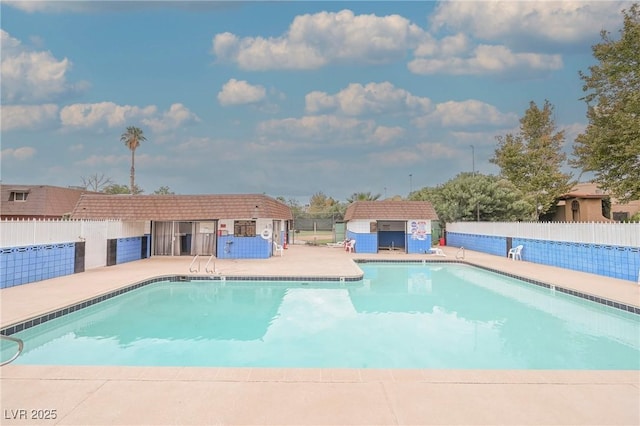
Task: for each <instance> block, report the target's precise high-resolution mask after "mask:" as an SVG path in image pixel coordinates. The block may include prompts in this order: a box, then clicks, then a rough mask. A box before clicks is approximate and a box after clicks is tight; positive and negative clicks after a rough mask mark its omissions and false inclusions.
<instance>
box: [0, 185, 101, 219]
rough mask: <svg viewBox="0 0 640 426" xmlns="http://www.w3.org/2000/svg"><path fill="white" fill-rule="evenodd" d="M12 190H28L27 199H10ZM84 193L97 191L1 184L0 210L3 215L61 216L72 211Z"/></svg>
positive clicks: (30, 216)
mask: <svg viewBox="0 0 640 426" xmlns="http://www.w3.org/2000/svg"><path fill="white" fill-rule="evenodd" d="M12 192H26V193H27V199H26V200H25V201H9V200H10V197H11V193H12ZM82 194H97V193H95V192H91V191H87V190H84V189H76V188H63V187H60V186H50V185H11V184H1V185H0V211H1V213H2V216H3V217H18V216H24V217H29V218H37V217H46V218H61V217H62V216H64V215H65V214H69V213H71V211H72V210H73V208H74V207H75V205H76V203H77V202H78V200H79V199H80V196H81V195H82Z"/></svg>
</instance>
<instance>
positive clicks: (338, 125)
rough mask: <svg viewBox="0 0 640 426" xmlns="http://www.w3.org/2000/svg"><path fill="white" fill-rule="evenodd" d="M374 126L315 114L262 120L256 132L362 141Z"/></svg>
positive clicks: (331, 139) (339, 140)
mask: <svg viewBox="0 0 640 426" xmlns="http://www.w3.org/2000/svg"><path fill="white" fill-rule="evenodd" d="M375 127H376V126H375V124H374V123H373V122H372V121H363V120H357V119H355V118H347V117H338V116H334V115H317V116H305V117H301V118H285V119H281V120H268V121H263V122H262V123H260V124H259V125H258V133H259V134H261V135H282V136H285V137H287V138H288V139H298V140H308V141H335V143H343V142H346V141H347V140H351V141H354V139H358V140H359V141H360V142H362V136H363V135H371V134H373V132H374V131H375Z"/></svg>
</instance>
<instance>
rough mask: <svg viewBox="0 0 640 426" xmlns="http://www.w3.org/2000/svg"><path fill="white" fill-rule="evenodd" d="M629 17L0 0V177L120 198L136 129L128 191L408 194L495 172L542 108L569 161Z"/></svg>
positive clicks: (576, 5)
mask: <svg viewBox="0 0 640 426" xmlns="http://www.w3.org/2000/svg"><path fill="white" fill-rule="evenodd" d="M630 4H631V3H629V2H618V1H596V2H586V1H570V0H566V1H559V2H554V1H538V2H535V1H509V2H480V1H449V2H398V1H376V2H366V1H355V2H354V1H342V2H313V1H297V2H289V1H281V2H209V1H195V2H171V1H159V2H152V1H142V2H134V1H127V2H124V1H122V2H119V1H106V2H101V1H70V2H62V1H9V0H6V1H5V0H3V1H2V2H1V3H0V12H1V37H2V40H1V42H2V45H1V47H2V50H1V61H2V63H1V109H0V113H1V132H2V133H1V149H2V154H1V155H2V156H1V169H0V173H1V175H0V176H1V180H2V183H3V184H25V185H26V184H30V185H37V184H46V185H57V186H64V187H66V186H78V185H82V182H83V178H85V179H87V178H89V177H91V176H93V175H100V176H105V177H108V178H110V179H111V180H112V181H113V182H114V183H117V184H120V185H129V171H130V167H131V152H130V151H129V149H128V148H127V147H126V146H125V145H124V144H123V143H122V142H121V141H120V136H121V135H122V134H123V133H124V132H125V130H126V127H127V126H137V127H140V128H141V129H142V130H143V132H144V135H145V137H146V139H147V140H146V141H144V142H143V143H142V144H141V145H140V147H139V148H138V149H137V150H136V152H135V170H136V172H135V179H136V185H138V186H139V187H140V188H142V189H143V190H144V193H145V194H151V193H153V192H154V191H155V190H157V189H158V188H160V187H161V186H166V187H169V189H170V190H171V191H173V192H175V193H177V194H244V193H247V194H248V193H252V194H253V193H260V194H262V193H264V194H267V195H269V196H272V197H284V198H285V199H286V200H289V199H295V200H297V201H299V202H301V203H308V202H309V199H310V197H311V196H312V195H313V194H316V193H318V192H322V193H323V194H325V195H327V196H329V197H332V198H334V199H336V200H338V201H346V199H347V198H348V197H349V196H350V195H351V194H353V193H356V192H371V193H372V194H380V196H381V198H382V199H384V198H387V197H392V196H395V195H400V196H402V197H406V196H407V195H408V194H409V192H410V191H414V190H418V189H420V188H422V187H425V186H430V187H433V186H436V185H439V184H442V183H445V182H446V181H448V180H450V179H452V178H454V177H455V176H456V175H458V174H459V173H461V172H471V171H474V170H475V171H476V172H480V173H484V174H498V173H499V169H498V168H497V167H496V166H495V165H493V164H491V163H490V161H489V159H490V158H491V157H492V156H493V154H494V151H495V149H496V146H497V141H496V137H497V136H501V135H505V134H507V133H515V132H517V131H518V126H519V121H518V120H519V118H520V117H521V116H522V115H523V114H524V112H525V111H526V110H527V108H528V107H529V103H530V102H532V101H533V102H535V103H536V104H537V105H538V106H540V107H541V106H542V105H543V104H544V102H545V100H549V102H551V104H552V105H553V106H554V107H555V116H554V119H555V120H556V124H557V126H558V129H560V130H564V131H565V144H564V148H563V149H564V151H565V152H567V153H568V154H570V153H571V151H572V143H573V140H574V139H575V137H576V136H577V135H578V134H579V133H581V132H582V131H583V130H584V128H585V126H586V123H587V120H586V117H585V113H586V105H585V103H584V101H582V100H580V98H581V97H582V96H583V95H584V94H583V92H582V82H581V80H580V78H579V72H580V71H583V72H585V71H588V67H589V66H590V65H593V64H594V63H595V62H594V58H593V56H592V51H591V47H592V46H593V45H594V44H596V43H598V42H599V41H600V40H601V39H600V31H601V30H607V31H609V32H611V33H612V34H613V35H614V37H616V38H617V36H618V35H619V29H620V28H621V26H622V14H621V10H622V9H624V8H628V7H629V6H630ZM566 170H571V169H566ZM572 171H573V172H574V174H576V177H577V175H578V174H579V173H580V171H579V170H572Z"/></svg>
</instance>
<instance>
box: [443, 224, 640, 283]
mask: <svg viewBox="0 0 640 426" xmlns="http://www.w3.org/2000/svg"><path fill="white" fill-rule="evenodd" d="M520 244H521V245H523V246H524V248H523V249H522V260H526V261H528V262H533V263H540V264H543V265H549V266H557V267H560V268H566V269H572V270H574V271H580V272H589V273H591V274H597V275H603V276H606V277H611V278H618V279H622V280H628V281H633V282H636V281H637V280H638V274H640V248H638V247H624V246H607V245H602V244H584V243H572V242H566V241H550V240H536V239H528V238H513V239H512V242H511V246H512V247H515V246H517V245H520ZM447 245H449V246H454V247H464V248H467V249H469V250H475V251H479V252H483V253H489V254H494V255H498V256H506V255H507V238H506V237H495V236H487V235H472V234H461V233H456V232H448V233H447Z"/></svg>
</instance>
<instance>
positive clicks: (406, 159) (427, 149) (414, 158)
mask: <svg viewBox="0 0 640 426" xmlns="http://www.w3.org/2000/svg"><path fill="white" fill-rule="evenodd" d="M458 155H459V152H458V151H457V150H456V149H455V148H452V147H449V146H447V145H444V144H442V143H437V142H422V143H419V144H416V145H415V146H413V147H411V148H399V149H396V150H392V151H384V152H380V151H376V152H372V153H370V154H369V155H368V159H369V160H370V161H372V162H374V163H376V164H380V165H384V166H388V167H394V166H408V165H411V164H424V163H425V161H427V160H428V161H433V160H450V159H452V158H456V156H458Z"/></svg>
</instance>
